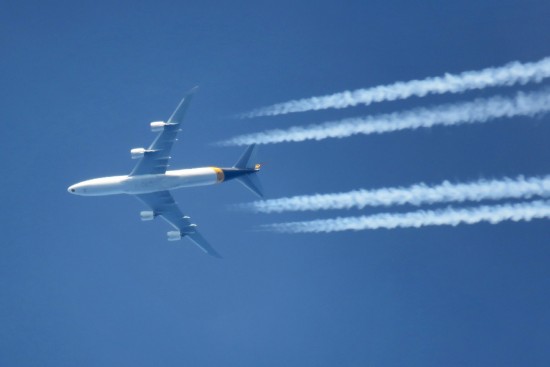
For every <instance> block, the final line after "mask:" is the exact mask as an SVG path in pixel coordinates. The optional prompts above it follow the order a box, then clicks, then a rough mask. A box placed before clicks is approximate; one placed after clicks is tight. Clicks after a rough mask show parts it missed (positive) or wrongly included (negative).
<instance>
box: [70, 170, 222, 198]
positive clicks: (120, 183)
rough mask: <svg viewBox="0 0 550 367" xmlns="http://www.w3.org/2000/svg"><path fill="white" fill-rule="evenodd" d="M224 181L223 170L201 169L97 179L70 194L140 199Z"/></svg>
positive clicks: (79, 185) (80, 185)
mask: <svg viewBox="0 0 550 367" xmlns="http://www.w3.org/2000/svg"><path fill="white" fill-rule="evenodd" d="M223 180H224V174H223V171H222V170H221V169H220V168H218V167H201V168H190V169H180V170H174V171H166V173H162V174H152V175H138V176H111V177H101V178H94V179H92V180H87V181H82V182H79V183H77V184H74V185H72V186H70V187H69V188H68V190H67V191H69V192H70V193H71V194H76V195H84V196H102V195H116V194H134V195H137V194H147V193H150V192H156V191H164V190H173V189H179V188H182V187H192V186H205V185H213V184H216V183H221V182H223Z"/></svg>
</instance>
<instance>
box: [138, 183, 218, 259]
mask: <svg viewBox="0 0 550 367" xmlns="http://www.w3.org/2000/svg"><path fill="white" fill-rule="evenodd" d="M136 197H137V198H138V199H139V200H141V201H142V202H143V203H145V204H146V205H148V206H149V207H150V208H151V209H152V210H153V212H154V213H155V215H160V216H161V217H162V219H164V220H165V221H167V222H168V223H169V224H170V225H172V226H173V227H174V228H176V229H177V230H179V231H180V233H181V235H182V236H184V237H188V238H189V239H190V240H191V241H193V242H194V243H195V245H197V246H198V247H200V249H201V250H203V251H204V252H206V253H207V254H209V255H212V256H214V257H219V258H221V256H220V254H218V253H217V252H216V250H214V248H213V247H212V246H210V244H209V243H208V242H207V241H206V240H205V239H204V237H202V235H201V234H200V233H199V232H198V231H197V230H196V227H194V226H193V225H192V223H191V221H190V220H189V219H190V218H189V217H187V216H185V215H184V214H183V213H182V212H181V210H180V208H179V207H178V204H177V203H176V202H175V201H174V198H173V197H172V194H170V191H157V192H152V193H149V194H140V195H136Z"/></svg>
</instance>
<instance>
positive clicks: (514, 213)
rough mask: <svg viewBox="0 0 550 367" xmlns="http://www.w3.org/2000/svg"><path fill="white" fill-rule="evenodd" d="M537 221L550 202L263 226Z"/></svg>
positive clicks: (318, 228)
mask: <svg viewBox="0 0 550 367" xmlns="http://www.w3.org/2000/svg"><path fill="white" fill-rule="evenodd" d="M536 218H550V201H542V200H541V201H532V202H527V203H518V204H505V205H494V206H479V207H475V208H466V209H453V208H448V209H442V210H419V211H416V212H410V213H395V214H392V213H383V214H375V215H370V216H361V217H347V218H342V217H339V218H335V219H320V220H314V221H309V222H289V223H276V224H268V225H264V226H262V228H264V229H267V230H272V231H276V232H288V233H306V232H314V233H319V232H338V231H350V230H352V231H360V230H365V229H379V228H387V229H392V228H410V227H414V228H419V227H424V226H442V225H451V226H456V225H458V224H475V223H479V222H489V223H491V224H496V223H499V222H502V221H505V220H511V221H514V222H517V221H520V220H526V221H529V220H531V219H536Z"/></svg>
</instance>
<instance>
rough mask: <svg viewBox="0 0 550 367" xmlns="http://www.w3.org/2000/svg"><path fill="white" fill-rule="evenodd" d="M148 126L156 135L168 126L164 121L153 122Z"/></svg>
mask: <svg viewBox="0 0 550 367" xmlns="http://www.w3.org/2000/svg"><path fill="white" fill-rule="evenodd" d="M150 125H151V131H152V132H154V133H158V132H161V131H162V130H164V127H165V126H166V125H168V124H167V123H166V122H164V121H153V122H151V124H150Z"/></svg>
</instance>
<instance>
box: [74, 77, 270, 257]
mask: <svg viewBox="0 0 550 367" xmlns="http://www.w3.org/2000/svg"><path fill="white" fill-rule="evenodd" d="M196 89H197V88H196V87H195V88H193V89H192V90H191V91H190V92H189V93H188V94H187V95H186V96H185V97H184V98H183V99H182V100H181V102H180V103H179V105H178V107H177V108H176V110H175V111H174V113H173V114H172V116H170V118H169V119H168V121H166V122H164V121H155V122H151V124H150V126H151V131H152V132H158V133H159V134H158V135H157V137H156V139H155V140H154V141H153V143H152V144H151V145H150V146H149V147H148V148H147V149H145V148H134V149H131V150H130V155H131V157H132V159H139V161H138V162H137V164H136V165H135V167H134V169H133V170H132V172H130V174H129V175H126V176H111V177H101V178H94V179H91V180H86V181H82V182H79V183H76V184H74V185H71V186H69V188H68V189H67V191H68V192H69V193H71V194H75V195H82V196H103V195H117V194H130V195H134V196H135V197H136V198H138V199H139V200H141V201H142V202H143V203H144V204H145V205H147V206H149V208H150V210H145V211H141V212H140V217H141V220H143V221H149V220H153V219H154V218H156V217H161V218H162V219H164V220H165V221H166V222H168V223H169V224H170V225H172V227H174V229H175V230H173V231H169V232H168V233H167V236H168V240H169V241H177V240H180V239H182V238H184V237H186V238H189V239H190V240H191V241H192V242H194V243H195V244H196V245H197V246H198V247H199V248H200V249H201V250H202V251H204V252H205V253H207V254H209V255H212V256H214V257H218V258H219V257H221V256H220V254H218V252H216V250H214V248H213V247H212V246H211V245H210V244H209V243H208V242H207V241H206V239H205V238H204V237H203V236H202V235H201V234H200V232H199V231H198V230H197V225H196V224H194V223H192V222H191V220H190V217H189V216H187V215H184V214H183V213H182V211H181V210H180V208H179V207H178V205H177V204H176V202H175V200H174V198H173V197H172V194H171V193H170V190H174V189H179V188H183V187H193V186H204V185H213V184H219V183H222V182H225V181H230V180H233V179H235V180H236V181H238V182H240V183H241V184H243V185H244V186H245V187H246V188H247V189H249V190H250V191H252V192H253V193H254V194H255V195H257V196H259V197H260V198H263V194H262V189H261V185H260V182H259V180H258V177H257V175H256V174H257V173H258V172H259V171H260V168H261V164H257V163H254V159H255V155H256V146H255V145H250V146H249V147H248V148H247V149H246V150H245V152H244V154H243V155H242V156H241V158H240V159H239V160H238V161H237V162H236V163H235V165H234V166H233V167H228V168H219V167H200V168H190V169H179V170H170V171H168V170H167V167H168V161H169V159H170V150H171V149H172V145H173V143H174V142H175V141H176V140H177V139H176V136H177V134H178V132H179V131H181V128H180V126H181V123H182V121H183V117H184V116H185V112H186V111H187V108H188V107H189V104H190V102H191V99H192V97H193V94H194V92H195V91H196Z"/></svg>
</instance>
